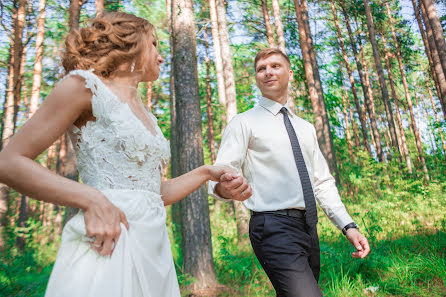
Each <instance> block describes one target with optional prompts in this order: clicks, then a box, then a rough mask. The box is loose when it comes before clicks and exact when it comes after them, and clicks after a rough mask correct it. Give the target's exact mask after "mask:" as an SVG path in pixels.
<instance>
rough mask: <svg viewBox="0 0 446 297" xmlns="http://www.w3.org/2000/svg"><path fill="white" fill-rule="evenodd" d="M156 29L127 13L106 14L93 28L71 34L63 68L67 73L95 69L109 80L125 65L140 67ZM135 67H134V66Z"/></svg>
mask: <svg viewBox="0 0 446 297" xmlns="http://www.w3.org/2000/svg"><path fill="white" fill-rule="evenodd" d="M151 33H153V34H154V27H153V25H152V24H151V23H149V22H148V21H147V20H145V19H143V18H140V17H137V16H134V15H132V14H128V13H125V12H105V13H103V14H100V15H98V16H97V17H96V18H94V19H93V21H92V23H91V25H90V26H88V27H86V28H81V29H77V30H72V31H70V32H69V33H68V35H67V37H66V39H65V50H64V52H63V54H62V65H63V67H64V69H65V71H66V73H68V72H70V71H71V70H75V69H84V70H88V69H91V68H94V69H95V73H96V74H98V75H100V76H102V77H104V78H107V77H109V76H110V75H111V74H112V73H113V72H114V71H115V70H116V69H117V68H118V67H119V66H120V65H122V64H124V63H129V64H132V63H135V62H136V63H137V64H138V61H136V60H137V59H139V58H140V57H141V53H142V51H143V50H144V48H145V46H146V44H145V40H146V38H147V36H149V34H151ZM133 66H134V64H133Z"/></svg>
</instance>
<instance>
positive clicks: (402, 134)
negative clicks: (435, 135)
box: [386, 47, 412, 173]
mask: <svg viewBox="0 0 446 297" xmlns="http://www.w3.org/2000/svg"><path fill="white" fill-rule="evenodd" d="M386 51H387V52H386V66H387V73H388V77H389V83H390V89H391V91H392V97H393V103H394V105H395V111H396V119H397V123H398V127H399V130H400V140H399V143H401V148H400V151H401V152H402V156H403V158H404V159H405V160H406V166H407V170H408V171H409V173H412V161H411V159H410V154H409V150H408V148H407V141H406V133H405V132H404V127H403V122H402V120H401V114H400V110H399V107H398V96H397V94H396V89H395V83H394V78H393V74H392V69H391V67H390V52H389V49H388V48H387V47H386Z"/></svg>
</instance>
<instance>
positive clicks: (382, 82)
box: [363, 0, 398, 149]
mask: <svg viewBox="0 0 446 297" xmlns="http://www.w3.org/2000/svg"><path fill="white" fill-rule="evenodd" d="M363 3H364V7H365V13H366V16H367V28H368V31H369V32H368V33H369V37H370V42H371V44H372V49H373V58H374V60H375V66H376V71H377V73H378V78H379V84H380V87H381V94H382V99H383V101H384V107H385V109H386V115H387V122H388V125H389V130H390V136H391V141H392V146H393V147H395V148H397V149H398V142H397V138H396V129H395V121H394V120H393V112H392V106H391V104H390V99H389V92H388V90H387V85H386V81H385V79H384V71H383V67H382V64H381V58H380V56H379V50H378V44H377V42H376V36H375V27H374V24H373V19H372V12H371V10H370V5H369V1H368V0H363Z"/></svg>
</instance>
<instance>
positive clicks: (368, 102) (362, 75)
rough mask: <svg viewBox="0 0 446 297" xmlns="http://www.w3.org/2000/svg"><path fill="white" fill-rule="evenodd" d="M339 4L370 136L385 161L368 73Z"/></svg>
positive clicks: (341, 4) (345, 10) (346, 14)
mask: <svg viewBox="0 0 446 297" xmlns="http://www.w3.org/2000/svg"><path fill="white" fill-rule="evenodd" d="M339 4H340V6H341V9H342V14H343V16H344V20H345V26H346V28H347V32H348V36H349V39H350V44H351V47H352V50H353V56H354V58H355V62H356V67H357V69H358V73H359V79H360V82H361V87H362V93H363V95H364V103H365V106H366V108H367V112H368V114H369V117H370V124H371V125H370V126H371V128H372V133H371V135H370V136H371V138H372V142H373V144H374V147H375V151H376V154H377V156H378V160H379V161H383V160H384V157H383V152H382V148H381V141H380V136H379V131H378V126H377V124H376V118H374V117H373V118H372V116H371V115H372V114H374V112H373V111H372V107H373V95H372V89H371V86H370V83H369V81H368V77H367V72H366V71H365V70H364V67H363V65H362V62H361V56H360V54H359V53H358V49H357V44H356V43H357V42H356V41H355V37H354V35H353V31H352V29H351V25H350V19H349V14H348V12H347V8H346V6H345V3H344V0H339ZM358 31H359V30H358ZM358 36H359V32H358ZM359 44H360V46H361V41H360V40H359ZM361 54H363V52H362V47H361ZM364 117H365V116H364Z"/></svg>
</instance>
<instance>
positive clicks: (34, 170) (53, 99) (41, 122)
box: [0, 77, 127, 254]
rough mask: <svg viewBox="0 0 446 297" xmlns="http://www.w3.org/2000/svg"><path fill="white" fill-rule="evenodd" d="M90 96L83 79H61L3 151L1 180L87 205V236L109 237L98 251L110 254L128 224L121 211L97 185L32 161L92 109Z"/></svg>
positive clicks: (43, 196) (30, 192)
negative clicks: (67, 176) (82, 182)
mask: <svg viewBox="0 0 446 297" xmlns="http://www.w3.org/2000/svg"><path fill="white" fill-rule="evenodd" d="M91 96H92V94H91V92H90V91H89V90H87V89H86V88H85V81H84V80H83V79H80V78H76V77H69V78H67V79H65V80H64V81H62V82H61V83H59V84H58V85H57V86H56V87H55V88H54V89H53V91H52V92H51V94H50V95H49V96H48V97H47V98H46V100H45V101H44V102H43V103H42V105H41V107H40V109H39V110H38V111H37V112H36V113H35V115H34V116H33V117H32V118H31V119H30V120H28V121H27V122H26V123H25V124H24V125H23V127H22V128H21V129H20V130H19V131H18V132H17V133H16V134H15V135H14V136H13V137H12V138H11V140H10V141H9V143H8V145H7V146H6V147H5V148H4V149H3V150H2V151H1V152H0V182H1V183H4V184H7V185H9V186H11V187H13V188H14V189H16V190H17V191H19V192H21V193H23V194H25V195H27V196H30V197H33V198H34V199H37V200H42V201H46V202H51V203H55V204H58V205H65V206H71V207H76V208H80V209H82V210H83V211H84V214H85V223H86V228H87V236H96V239H97V240H98V241H100V240H101V242H104V247H103V249H102V250H100V251H99V252H100V253H101V254H109V253H110V252H111V245H112V244H111V243H112V240H113V239H116V240H117V238H119V233H120V230H121V229H120V224H119V223H120V222H123V223H124V224H127V221H126V219H125V215H124V214H123V213H122V211H120V210H119V209H118V208H116V207H115V206H114V205H113V204H112V203H111V202H109V201H108V199H107V198H106V197H105V196H104V195H103V194H102V193H101V192H99V191H98V190H96V189H94V188H92V187H90V186H87V185H83V184H80V183H77V182H74V181H72V180H69V179H67V178H64V177H61V176H59V175H57V174H55V173H53V172H51V171H50V170H48V169H46V168H44V167H42V166H40V165H39V164H38V163H36V162H34V161H33V160H34V159H35V158H36V157H37V156H38V155H39V154H41V153H42V152H43V151H44V150H45V149H47V148H48V147H49V146H50V145H51V144H52V143H53V142H54V141H55V140H56V139H57V138H58V137H60V136H61V135H62V134H63V133H64V132H65V131H66V130H67V129H68V128H69V127H70V126H71V125H72V124H73V123H74V122H75V121H76V119H77V118H78V117H79V116H80V115H81V114H82V113H83V112H85V111H88V110H91ZM97 243H99V242H97Z"/></svg>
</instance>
